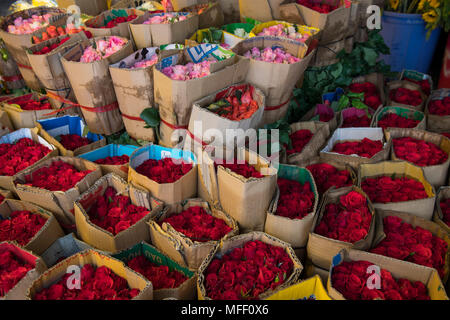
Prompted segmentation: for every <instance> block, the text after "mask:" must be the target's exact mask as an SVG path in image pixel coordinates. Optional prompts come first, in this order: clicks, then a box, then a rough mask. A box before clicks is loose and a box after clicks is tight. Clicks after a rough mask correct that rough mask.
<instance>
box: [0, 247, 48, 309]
mask: <svg viewBox="0 0 450 320" xmlns="http://www.w3.org/2000/svg"><path fill="white" fill-rule="evenodd" d="M5 251H11V252H12V253H14V255H15V256H16V257H17V258H19V259H20V260H22V261H24V262H27V263H29V264H31V265H33V266H34V268H33V269H31V270H30V271H28V272H27V274H26V275H25V276H24V277H23V278H22V279H20V281H19V282H17V283H16V285H15V286H14V287H13V288H11V289H10V290H9V291H8V292H7V293H6V294H5V295H3V296H2V297H1V298H0V300H24V299H25V297H26V294H27V290H28V287H29V286H30V285H31V283H32V282H33V281H34V280H36V279H37V278H38V277H39V275H40V274H41V273H43V272H44V271H45V270H46V269H47V267H46V265H45V263H44V262H43V261H42V259H41V258H39V257H38V256H37V255H35V254H34V253H32V252H30V251H28V250H25V249H23V248H20V247H18V246H16V244H14V243H12V242H9V241H4V242H0V252H5Z"/></svg>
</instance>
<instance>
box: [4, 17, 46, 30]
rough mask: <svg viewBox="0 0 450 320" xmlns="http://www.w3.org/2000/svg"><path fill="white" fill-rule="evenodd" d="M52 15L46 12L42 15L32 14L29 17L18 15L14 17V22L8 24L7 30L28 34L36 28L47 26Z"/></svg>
mask: <svg viewBox="0 0 450 320" xmlns="http://www.w3.org/2000/svg"><path fill="white" fill-rule="evenodd" d="M51 16H52V15H51V14H49V13H47V14H44V15H42V16H38V15H32V16H31V18H28V19H23V18H22V17H18V18H16V19H14V24H10V25H9V26H8V32H9V33H14V34H30V33H33V32H34V31H36V30H39V29H41V28H43V27H46V26H48V24H49V19H50V17H51Z"/></svg>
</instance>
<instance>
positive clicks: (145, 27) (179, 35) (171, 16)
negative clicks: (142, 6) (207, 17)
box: [130, 12, 199, 49]
mask: <svg viewBox="0 0 450 320" xmlns="http://www.w3.org/2000/svg"><path fill="white" fill-rule="evenodd" d="M198 19H199V17H198V15H197V14H192V13H188V12H163V13H152V12H146V13H144V14H143V15H142V16H140V17H138V18H137V19H136V20H135V21H133V22H132V23H131V24H130V33H131V36H132V37H133V40H134V43H135V44H136V47H137V48H138V49H143V48H148V47H157V46H160V45H163V44H168V43H184V39H187V38H189V37H190V35H192V34H193V33H194V32H195V31H196V30H197V29H198Z"/></svg>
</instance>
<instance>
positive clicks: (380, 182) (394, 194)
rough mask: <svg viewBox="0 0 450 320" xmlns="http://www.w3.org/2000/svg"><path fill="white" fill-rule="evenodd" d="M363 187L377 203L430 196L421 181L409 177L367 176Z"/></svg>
mask: <svg viewBox="0 0 450 320" xmlns="http://www.w3.org/2000/svg"><path fill="white" fill-rule="evenodd" d="M361 188H362V189H363V190H364V192H365V193H366V194H367V196H368V197H369V199H370V200H371V201H372V202H376V203H389V202H402V201H411V200H418V199H424V198H427V197H428V195H427V193H426V192H425V188H424V186H423V184H422V183H421V182H419V181H417V180H414V179H411V178H407V177H402V178H392V177H385V176H382V177H377V178H366V179H364V181H363V182H362V184H361Z"/></svg>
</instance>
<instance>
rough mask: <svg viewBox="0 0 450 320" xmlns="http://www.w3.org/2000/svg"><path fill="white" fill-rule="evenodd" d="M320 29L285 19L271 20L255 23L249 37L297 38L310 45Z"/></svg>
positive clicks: (296, 39)
mask: <svg viewBox="0 0 450 320" xmlns="http://www.w3.org/2000/svg"><path fill="white" fill-rule="evenodd" d="M319 32H320V30H319V29H317V28H314V27H308V26H303V25H298V24H292V23H288V22H285V21H269V22H264V23H260V24H257V25H255V27H254V28H253V29H252V31H251V32H250V35H249V37H250V38H252V37H256V36H271V37H279V38H286V39H290V40H295V41H298V42H302V43H305V44H306V45H309V44H310V43H311V41H312V40H313V39H315V38H317V37H318V36H319Z"/></svg>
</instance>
